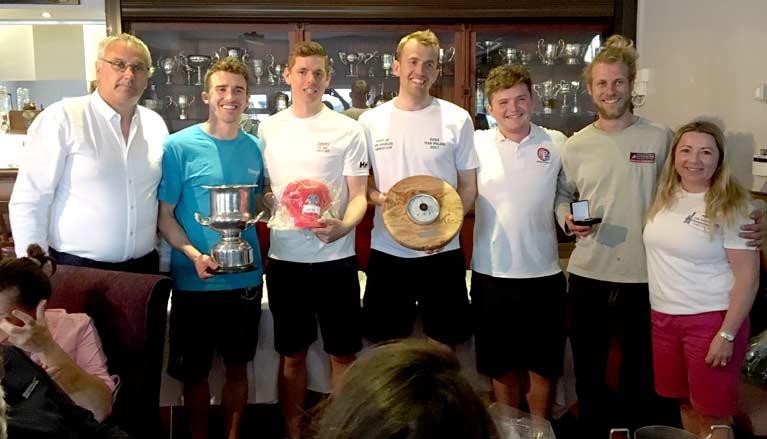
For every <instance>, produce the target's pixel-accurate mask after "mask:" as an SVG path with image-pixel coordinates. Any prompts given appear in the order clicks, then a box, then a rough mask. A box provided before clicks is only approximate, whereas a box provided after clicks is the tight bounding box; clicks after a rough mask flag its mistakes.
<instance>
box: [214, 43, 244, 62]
mask: <svg viewBox="0 0 767 439" xmlns="http://www.w3.org/2000/svg"><path fill="white" fill-rule="evenodd" d="M213 56H215V57H216V59H217V60H218V59H221V58H226V57H227V56H231V57H232V58H239V59H240V60H241V61H242V62H244V63H247V62H248V58H249V57H250V55H249V54H248V50H247V49H245V48H244V47H220V48H219V49H218V50H217V51H216V52H214V53H213Z"/></svg>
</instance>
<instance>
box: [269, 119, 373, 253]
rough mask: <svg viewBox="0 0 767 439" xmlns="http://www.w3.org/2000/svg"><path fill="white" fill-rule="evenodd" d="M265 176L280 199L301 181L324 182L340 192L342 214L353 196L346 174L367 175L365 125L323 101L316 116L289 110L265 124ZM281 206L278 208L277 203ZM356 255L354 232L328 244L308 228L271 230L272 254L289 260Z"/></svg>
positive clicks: (339, 214)
mask: <svg viewBox="0 0 767 439" xmlns="http://www.w3.org/2000/svg"><path fill="white" fill-rule="evenodd" d="M258 131H259V132H258V137H259V139H260V140H261V143H262V147H263V149H264V151H263V153H264V161H265V163H266V175H267V176H268V178H269V181H270V183H271V186H272V191H273V192H274V195H275V197H276V199H277V200H280V199H281V196H282V189H284V188H285V186H287V185H288V184H289V183H292V182H294V181H297V180H303V179H312V180H319V181H322V182H324V183H325V184H326V185H328V188H330V191H331V193H337V194H339V196H338V198H337V202H336V203H335V205H334V207H333V209H331V211H332V212H333V216H335V217H336V218H339V219H341V218H343V215H344V213H345V212H346V204H347V202H348V201H349V188H348V186H347V184H346V177H347V176H366V175H368V166H369V165H368V159H367V143H366V137H365V133H364V130H363V128H362V126H361V125H360V124H359V123H357V122H356V121H354V120H353V119H351V118H349V117H346V116H344V115H342V114H339V113H336V112H334V111H332V110H330V109H328V108H326V107H325V106H323V108H322V109H321V110H320V112H319V113H317V114H316V115H314V116H311V117H306V118H298V117H295V116H293V113H292V112H291V110H290V109H287V110H283V111H281V112H279V113H277V114H275V115H273V116H272V117H270V118H268V119H266V120H265V121H264V122H262V123H261V125H260V126H259V130H258ZM278 208H280V207H279V206H278ZM353 255H354V231H352V232H351V233H349V234H347V235H346V236H343V237H342V238H339V239H338V240H336V241H333V242H331V243H329V244H325V243H324V242H322V241H320V240H319V239H318V238H317V236H316V235H315V234H314V233H312V232H311V231H309V230H274V229H272V230H271V231H270V247H269V257H271V258H274V259H279V260H284V261H291V262H325V261H333V260H337V259H342V258H346V257H349V256H353Z"/></svg>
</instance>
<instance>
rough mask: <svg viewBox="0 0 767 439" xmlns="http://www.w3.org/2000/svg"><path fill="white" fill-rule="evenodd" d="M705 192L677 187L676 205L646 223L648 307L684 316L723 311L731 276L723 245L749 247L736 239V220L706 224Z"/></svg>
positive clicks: (740, 221)
mask: <svg viewBox="0 0 767 439" xmlns="http://www.w3.org/2000/svg"><path fill="white" fill-rule="evenodd" d="M704 197H705V192H701V193H695V194H693V193H689V192H685V191H681V192H680V194H679V198H678V200H677V202H676V203H674V205H673V206H671V207H666V208H665V209H663V210H662V211H660V212H658V214H657V215H655V218H653V219H652V221H650V222H648V223H647V226H645V229H644V243H645V249H646V251H647V273H648V277H649V284H650V305H651V307H652V309H654V310H656V311H660V312H662V313H665V314H675V315H686V314H699V313H703V312H710V311H721V310H725V309H727V307H728V306H729V303H730V289H731V288H732V286H733V283H734V281H735V278H734V276H733V274H732V269H731V268H730V264H729V261H728V259H727V254H726V252H725V249H743V250H755V249H754V248H753V247H748V246H746V240H745V239H743V238H740V237H738V231H739V228H740V225H741V224H746V223H749V222H752V221H751V220H749V219H748V217H747V216H745V215H743V216H742V217H738V218H737V219H736V221H734V224H730V225H726V226H725V225H722V224H714V227H715V229H714V232H713V234H712V233H710V232H709V230H710V228H709V226H710V225H711V223H710V221H709V219H708V218H707V217H706V202H705V199H704Z"/></svg>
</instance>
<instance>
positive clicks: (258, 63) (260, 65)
mask: <svg viewBox="0 0 767 439" xmlns="http://www.w3.org/2000/svg"><path fill="white" fill-rule="evenodd" d="M264 73H266V64H265V63H264V60H263V59H261V58H256V59H254V60H253V75H254V76H255V77H256V85H261V78H263V77H264Z"/></svg>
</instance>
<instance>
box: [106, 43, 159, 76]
mask: <svg viewBox="0 0 767 439" xmlns="http://www.w3.org/2000/svg"><path fill="white" fill-rule="evenodd" d="M114 43H123V44H125V45H126V46H130V47H133V48H134V49H138V51H139V52H141V58H143V59H144V62H145V63H146V66H147V68H148V69H149V73H150V74H151V73H152V72H153V71H154V67H153V66H152V54H151V53H149V48H148V47H147V46H146V44H144V42H143V41H141V40H140V39H139V38H138V37H137V36H135V35H131V34H119V35H111V36H108V37H106V38H104V39H103V40H101V42H100V43H99V52H98V60H101V59H102V58H104V54H105V53H106V51H107V49H108V48H109V46H111V45H112V44H114Z"/></svg>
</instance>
